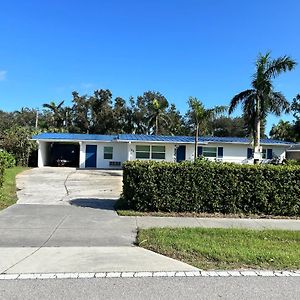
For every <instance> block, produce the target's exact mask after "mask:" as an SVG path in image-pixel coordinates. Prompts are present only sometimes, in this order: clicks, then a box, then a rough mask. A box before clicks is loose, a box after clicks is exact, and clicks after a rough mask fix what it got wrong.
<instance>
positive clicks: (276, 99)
mask: <svg viewBox="0 0 300 300" xmlns="http://www.w3.org/2000/svg"><path fill="white" fill-rule="evenodd" d="M295 66H296V62H295V61H294V60H293V59H292V58H290V57H289V56H282V57H279V58H277V59H271V57H270V52H267V53H266V54H265V55H262V54H259V56H258V58H257V61H256V72H255V73H254V75H253V80H252V89H248V90H245V91H243V92H241V93H239V94H237V95H235V96H234V97H233V98H232V99H231V102H230V106H229V114H231V113H232V112H233V111H234V110H235V108H236V107H237V105H238V104H239V103H242V106H243V107H242V108H243V114H244V117H245V121H246V123H247V125H248V126H250V127H251V129H252V134H253V147H254V153H261V149H260V129H261V122H262V121H263V120H265V119H266V117H267V115H268V113H274V114H275V115H277V116H280V114H281V113H282V112H288V111H289V106H290V105H289V102H288V101H287V100H286V98H285V97H284V96H283V94H282V93H280V92H275V91H274V90H273V84H272V79H274V78H276V77H277V76H279V75H280V74H281V73H284V72H286V71H291V70H292V69H294V68H295ZM255 162H257V161H256V160H255Z"/></svg>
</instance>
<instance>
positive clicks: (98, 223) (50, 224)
mask: <svg viewBox="0 0 300 300" xmlns="http://www.w3.org/2000/svg"><path fill="white" fill-rule="evenodd" d="M17 189H18V192H17V195H18V199H19V200H18V202H17V204H15V205H13V206H11V207H9V208H7V209H5V210H4V211H2V212H0V257H1V259H0V273H40V272H44V273H51V272H99V271H106V272H108V271H160V270H164V271H180V270H186V271H188V270H196V268H194V267H191V266H189V265H187V264H184V263H182V262H178V261H176V260H174V259H171V258H167V257H165V256H162V255H159V254H156V253H153V252H151V251H148V250H145V249H142V248H139V247H135V246H134V242H135V237H136V232H137V224H136V220H135V218H132V219H126V218H121V217H119V216H118V215H117V213H116V212H115V210H114V204H115V202H116V199H118V198H119V196H120V193H121V189H122V172H121V171H104V170H76V169H73V168H39V169H31V170H28V171H26V172H24V173H22V174H20V175H18V176H17Z"/></svg>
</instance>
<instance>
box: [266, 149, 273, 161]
mask: <svg viewBox="0 0 300 300" xmlns="http://www.w3.org/2000/svg"><path fill="white" fill-rule="evenodd" d="M272 158H273V150H272V149H267V159H272Z"/></svg>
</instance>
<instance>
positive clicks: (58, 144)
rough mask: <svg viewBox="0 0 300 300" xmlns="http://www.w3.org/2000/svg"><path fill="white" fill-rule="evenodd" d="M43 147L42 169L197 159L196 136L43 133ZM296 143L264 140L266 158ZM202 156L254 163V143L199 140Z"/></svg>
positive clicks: (281, 153) (280, 154)
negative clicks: (131, 161)
mask: <svg viewBox="0 0 300 300" xmlns="http://www.w3.org/2000/svg"><path fill="white" fill-rule="evenodd" d="M32 139H33V140H36V141H37V142H38V145H39V149H38V166H39V167H43V166H72V167H79V168H103V169H109V168H112V169H117V168H121V166H122V163H123V162H125V161H128V160H157V161H170V162H173V161H177V162H180V161H183V160H193V159H194V137H192V136H159V135H157V136H156V135H139V134H118V135H99V134H74V133H41V134H38V135H35V136H33V137H32ZM292 144H293V143H289V142H283V141H278V140H272V139H262V140H261V145H262V149H263V150H262V156H263V159H266V160H268V159H272V158H273V157H279V158H281V159H283V158H285V155H286V150H287V148H289V147H290V146H291V145H292ZM197 152H198V153H197V155H198V156H201V155H202V156H204V157H207V158H208V159H211V160H219V161H224V162H235V163H249V162H251V161H253V159H252V156H253V152H252V146H251V142H250V140H249V139H247V138H237V137H199V141H198V151H197Z"/></svg>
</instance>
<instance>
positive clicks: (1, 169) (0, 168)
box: [0, 160, 4, 187]
mask: <svg viewBox="0 0 300 300" xmlns="http://www.w3.org/2000/svg"><path fill="white" fill-rule="evenodd" d="M3 176H4V165H3V163H2V161H1V160H0V187H2V184H3Z"/></svg>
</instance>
